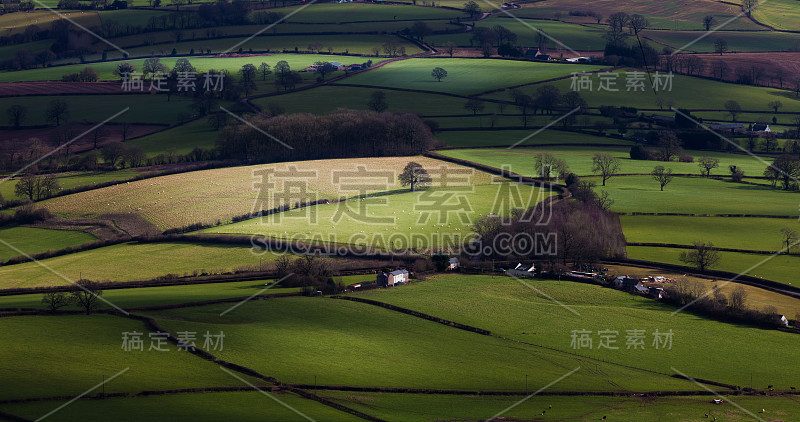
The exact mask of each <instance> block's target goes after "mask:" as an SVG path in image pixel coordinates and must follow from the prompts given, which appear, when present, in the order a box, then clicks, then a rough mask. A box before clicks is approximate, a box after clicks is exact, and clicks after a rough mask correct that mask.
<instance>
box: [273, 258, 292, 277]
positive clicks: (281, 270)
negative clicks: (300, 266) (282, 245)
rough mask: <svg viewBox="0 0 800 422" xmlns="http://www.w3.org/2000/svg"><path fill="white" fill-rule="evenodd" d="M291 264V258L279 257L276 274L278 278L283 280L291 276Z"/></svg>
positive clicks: (276, 262) (276, 261)
mask: <svg viewBox="0 0 800 422" xmlns="http://www.w3.org/2000/svg"><path fill="white" fill-rule="evenodd" d="M290 264H291V262H290V261H289V257H288V256H286V255H279V256H278V258H277V259H275V272H276V273H277V276H278V278H283V277H285V276H286V275H287V274H289V265H290Z"/></svg>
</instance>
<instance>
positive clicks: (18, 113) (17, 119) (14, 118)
mask: <svg viewBox="0 0 800 422" xmlns="http://www.w3.org/2000/svg"><path fill="white" fill-rule="evenodd" d="M6 114H7V115H8V124H10V125H12V126H14V129H19V127H20V126H21V125H22V122H23V121H25V117H27V115H28V108H27V107H25V106H21V105H19V104H14V105H12V106H11V107H9V108H8V109H7V110H6Z"/></svg>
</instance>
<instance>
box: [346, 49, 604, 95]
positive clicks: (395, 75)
mask: <svg viewBox="0 0 800 422" xmlns="http://www.w3.org/2000/svg"><path fill="white" fill-rule="evenodd" d="M435 67H441V68H444V69H445V70H447V77H446V78H444V79H442V81H441V82H437V81H436V79H434V78H433V77H432V76H431V70H433V68H435ZM600 68H601V66H596V65H572V64H558V63H532V62H524V61H509V60H493V59H458V58H455V59H449V58H444V59H443V58H435V59H408V60H402V61H399V62H394V63H390V64H388V65H386V66H383V67H381V68H380V69H377V70H375V71H371V72H366V73H362V74H359V75H356V76H354V77H352V78H348V79H347V83H353V84H362V85H371V86H376V87H390V88H404V89H420V90H426V91H439V92H447V93H452V94H477V93H480V92H483V91H488V90H491V89H497V88H503V87H507V86H511V85H519V84H524V83H532V82H536V81H541V80H545V79H552V78H558V77H565V76H569V75H570V74H572V73H575V72H586V71H593V70H597V69H600ZM503 99H506V100H507V99H508V98H503Z"/></svg>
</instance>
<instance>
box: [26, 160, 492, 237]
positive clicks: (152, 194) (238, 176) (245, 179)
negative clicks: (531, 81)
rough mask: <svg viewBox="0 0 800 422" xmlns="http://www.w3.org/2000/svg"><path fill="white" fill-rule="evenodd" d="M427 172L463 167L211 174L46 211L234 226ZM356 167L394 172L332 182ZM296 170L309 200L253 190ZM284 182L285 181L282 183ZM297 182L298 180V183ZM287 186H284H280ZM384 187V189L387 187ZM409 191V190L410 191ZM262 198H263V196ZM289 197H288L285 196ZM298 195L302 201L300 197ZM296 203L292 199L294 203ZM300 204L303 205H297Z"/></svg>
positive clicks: (322, 163)
mask: <svg viewBox="0 0 800 422" xmlns="http://www.w3.org/2000/svg"><path fill="white" fill-rule="evenodd" d="M410 161H414V162H417V163H419V164H421V165H422V166H424V167H425V168H429V169H430V168H438V167H441V166H443V165H446V166H447V167H448V168H461V169H463V167H460V166H457V165H454V164H445V163H443V162H442V161H439V160H434V159H431V158H426V157H379V158H353V159H340V160H312V161H301V162H291V163H280V164H264V165H253V166H240V167H226V168H218V169H211V170H202V171H194V172H189V173H180V174H173V175H168V176H162V177H158V178H153V179H147V180H140V181H137V182H131V183H125V184H120V185H115V186H110V187H108V188H102V189H94V190H91V191H87V192H81V193H78V194H74V195H68V196H62V197H58V198H52V199H48V200H46V201H44V202H43V203H42V204H43V206H45V207H47V208H48V209H49V210H50V211H51V212H53V213H56V214H58V215H62V216H65V217H68V218H83V217H88V218H92V217H97V216H99V215H102V214H119V213H122V214H127V213H136V214H139V215H141V216H142V217H144V218H145V219H147V220H149V221H150V222H152V223H153V224H155V225H156V226H158V227H159V228H160V229H162V230H166V229H168V228H173V227H182V226H186V225H190V224H194V223H207V224H214V223H217V222H223V223H224V222H227V221H230V220H231V218H233V217H234V216H241V215H244V214H249V213H251V212H254V207H257V209H256V210H261V209H272V208H275V207H277V206H280V205H287V204H288V205H293V204H294V203H295V202H296V201H298V200H303V201H311V200H317V199H320V200H321V199H329V200H333V199H336V198H339V197H340V196H342V197H355V196H358V195H361V194H375V193H381V192H385V191H392V190H394V189H400V183H399V182H398V181H397V175H399V174H400V172H401V171H402V170H403V168H404V167H405V166H406V165H407V164H408V163H409V162H410ZM358 166H363V167H364V168H365V169H367V170H373V171H377V170H380V171H391V172H392V173H390V174H389V175H388V176H387V175H386V173H384V177H385V178H384V179H375V180H377V182H374V183H376V184H377V187H376V188H368V189H367V190H366V191H364V192H361V191H359V189H358V188H357V187H356V188H353V187H348V186H349V183H350V182H340V183H335V184H334V182H333V172H334V171H336V172H339V171H343V172H347V171H355V170H356V169H357V168H358ZM295 167H296V168H297V169H299V170H303V171H306V172H316V173H315V176H314V177H310V178H308V179H306V180H308V186H307V194H302V193H292V192H288V193H282V191H277V192H263V193H261V194H259V190H258V189H257V186H256V187H254V184H256V183H259V182H260V181H261V174H263V173H259V171H265V170H268V169H271V168H272V169H276V170H280V171H288V170H290V169H291V168H295ZM283 179H286V177H281V180H283ZM295 180H296V179H295ZM489 180H491V176H489V175H488V174H487V173H483V172H474V174H473V175H472V183H488V181H489ZM281 183H283V182H281ZM381 183H384V184H383V185H382V184H381ZM406 189H407V188H406ZM259 195H260V196H259ZM287 195H288V196H287ZM298 195H300V197H298ZM293 196H294V198H296V199H292V197H293ZM297 198H299V199H297Z"/></svg>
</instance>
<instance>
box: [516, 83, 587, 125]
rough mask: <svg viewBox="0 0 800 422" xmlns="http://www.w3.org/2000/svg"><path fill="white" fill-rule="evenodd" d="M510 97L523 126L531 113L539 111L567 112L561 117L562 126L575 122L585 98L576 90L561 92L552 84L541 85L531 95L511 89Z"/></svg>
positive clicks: (526, 123) (548, 112)
mask: <svg viewBox="0 0 800 422" xmlns="http://www.w3.org/2000/svg"><path fill="white" fill-rule="evenodd" d="M511 98H512V99H513V101H514V105H516V107H517V108H518V109H519V111H520V113H521V116H520V119H521V120H522V124H523V126H524V127H528V121H529V119H530V115H531V114H534V115H535V114H536V113H537V112H538V111H541V112H542V114H544V113H545V112H547V114H553V113H554V112H568V113H569V115H567V116H565V117H563V118H562V119H561V123H562V125H563V126H564V127H567V126H569V125H570V124H572V123H574V122H575V119H576V118H577V114H578V113H579V112H580V111H581V110H582V109H585V108H586V105H587V104H586V100H584V99H583V98H582V97H581V95H580V94H579V93H578V92H576V91H569V92H567V93H566V94H563V95H562V94H561V91H560V90H559V89H558V88H557V87H555V86H553V85H542V86H540V87H539V88H538V89H537V90H536V93H535V94H534V95H533V96H531V95H528V94H525V93H523V92H522V91H519V90H513V91H511Z"/></svg>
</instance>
